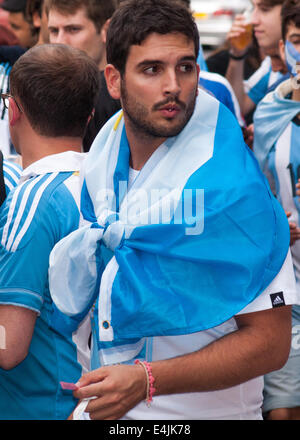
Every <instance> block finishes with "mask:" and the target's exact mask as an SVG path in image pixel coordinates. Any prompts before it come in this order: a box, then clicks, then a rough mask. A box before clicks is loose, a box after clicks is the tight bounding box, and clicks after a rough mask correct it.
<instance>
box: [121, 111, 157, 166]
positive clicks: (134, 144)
mask: <svg viewBox="0 0 300 440" xmlns="http://www.w3.org/2000/svg"><path fill="white" fill-rule="evenodd" d="M124 118H125V127H126V135H127V139H128V144H129V148H130V166H131V168H133V169H134V170H141V169H142V168H143V166H144V165H145V163H146V162H147V161H148V159H149V158H150V157H151V156H152V154H153V153H154V151H155V150H157V148H158V147H159V146H160V145H161V144H162V143H163V142H164V141H165V138H159V137H154V136H150V135H149V136H148V135H146V134H145V133H141V132H137V131H136V130H132V129H131V124H130V122H129V121H128V120H127V121H126V116H125V115H124Z"/></svg>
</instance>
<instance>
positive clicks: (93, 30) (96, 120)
mask: <svg viewBox="0 0 300 440" xmlns="http://www.w3.org/2000/svg"><path fill="white" fill-rule="evenodd" d="M116 7H117V1H116V0H46V10H47V14H48V29H49V40H50V43H60V44H67V45H70V46H72V47H75V48H77V49H81V50H83V51H84V52H85V53H87V55H89V56H90V57H91V58H92V59H93V60H94V61H95V62H96V64H97V65H98V67H99V70H100V81H101V86H100V92H99V98H98V100H97V104H96V108H95V114H94V117H93V119H92V120H91V121H90V123H89V126H88V129H87V132H86V135H85V138H84V143H83V147H84V151H88V150H89V149H90V146H91V144H92V142H93V140H94V138H95V137H96V135H97V134H98V132H99V130H100V128H101V127H102V126H103V125H104V124H105V122H106V121H107V120H108V119H109V118H110V117H111V116H112V115H113V114H115V113H116V111H118V110H119V109H120V107H121V104H120V102H119V100H115V99H113V98H112V97H111V96H110V94H109V93H108V91H107V86H106V81H105V78H104V73H103V70H104V68H105V66H106V32H107V27H108V25H109V20H110V18H111V16H112V15H113V13H114V11H115V9H116Z"/></svg>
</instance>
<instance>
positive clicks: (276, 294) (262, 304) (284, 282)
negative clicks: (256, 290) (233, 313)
mask: <svg viewBox="0 0 300 440" xmlns="http://www.w3.org/2000/svg"><path fill="white" fill-rule="evenodd" d="M291 304H298V305H299V304H300V292H297V288H296V280H295V275H294V269H293V262H292V256H291V252H290V250H289V252H288V254H287V257H286V259H285V262H284V263H283V265H282V268H281V270H280V272H279V273H278V274H277V276H276V277H275V278H274V280H273V281H272V282H271V284H269V286H268V287H267V288H266V289H265V290H264V291H263V292H262V293H261V294H260V295H259V296H258V297H257V298H255V300H254V301H252V302H251V303H250V304H248V306H247V307H245V308H244V309H243V310H242V311H241V312H239V313H238V314H237V315H242V314H245V313H251V312H258V311H261V310H267V309H270V308H273V307H280V306H283V305H291Z"/></svg>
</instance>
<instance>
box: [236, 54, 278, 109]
mask: <svg viewBox="0 0 300 440" xmlns="http://www.w3.org/2000/svg"><path fill="white" fill-rule="evenodd" d="M281 77H282V74H281V73H280V72H273V71H272V65H271V59H270V57H266V58H265V59H264V61H263V62H262V63H261V66H260V67H259V69H257V71H256V72H255V73H254V74H253V75H252V76H251V77H250V78H249V79H247V80H246V81H244V88H245V92H246V93H247V95H248V96H249V98H251V99H252V101H253V102H254V103H255V104H258V103H259V102H260V101H261V100H262V99H263V98H264V96H265V95H266V94H267V93H268V91H269V89H270V87H271V86H272V85H273V84H274V83H275V82H277V81H278V80H280V78H281Z"/></svg>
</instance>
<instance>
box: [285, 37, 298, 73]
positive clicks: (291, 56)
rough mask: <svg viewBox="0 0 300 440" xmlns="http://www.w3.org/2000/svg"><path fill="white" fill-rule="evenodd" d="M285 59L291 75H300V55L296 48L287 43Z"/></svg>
mask: <svg viewBox="0 0 300 440" xmlns="http://www.w3.org/2000/svg"><path fill="white" fill-rule="evenodd" d="M284 50H285V59H286V65H287V68H288V71H289V72H290V74H291V75H293V76H297V75H299V74H300V53H299V52H298V51H297V49H296V48H295V46H294V45H293V44H292V43H291V42H290V41H287V42H286V43H285V48H284Z"/></svg>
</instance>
